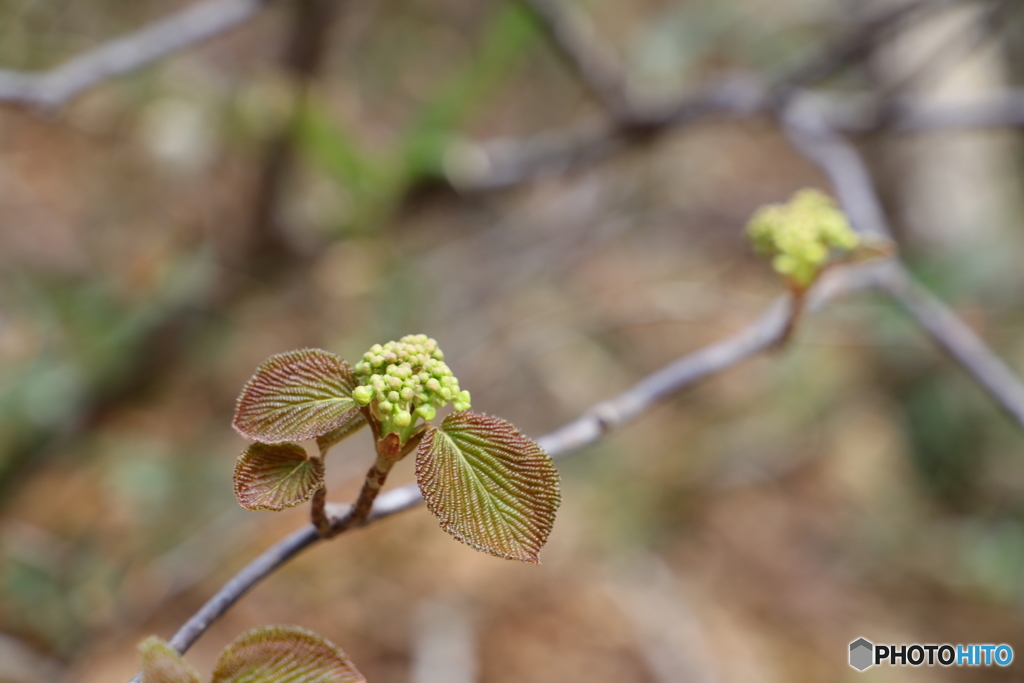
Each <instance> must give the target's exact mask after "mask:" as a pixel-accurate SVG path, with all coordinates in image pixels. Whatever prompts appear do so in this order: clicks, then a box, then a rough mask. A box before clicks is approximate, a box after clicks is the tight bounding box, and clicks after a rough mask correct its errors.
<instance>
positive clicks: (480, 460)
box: [416, 410, 561, 564]
mask: <svg viewBox="0 0 1024 683" xmlns="http://www.w3.org/2000/svg"><path fill="white" fill-rule="evenodd" d="M416 480H417V482H418V483H419V486H420V491H421V492H422V493H423V498H424V499H425V500H426V502H427V507H428V508H429V509H430V511H431V512H432V513H434V515H435V516H436V517H437V518H438V519H439V520H440V522H441V527H442V528H443V529H444V530H445V531H447V532H448V533H450V534H451V535H452V536H454V537H455V538H457V539H458V540H460V541H462V542H463V543H465V544H467V545H469V546H471V547H473V548H476V549H477V550H482V551H484V552H486V553H490V554H492V555H497V556H498V557H504V558H508V559H510V560H522V561H523V562H531V563H533V564H539V563H540V561H539V559H538V553H539V552H540V549H541V548H542V547H543V546H544V544H545V543H546V542H547V539H548V534H549V533H551V526H552V525H553V524H554V521H555V511H556V510H558V504H559V503H560V502H561V496H560V494H559V489H558V470H556V469H555V466H554V464H553V463H552V462H551V458H550V457H548V455H547V453H545V452H544V451H543V450H541V448H540V446H538V445H537V444H536V443H534V442H533V441H531V440H530V439H528V438H526V437H525V436H523V435H522V434H520V433H519V432H518V431H517V430H516V428H515V427H513V426H512V425H511V424H509V423H508V422H506V421H505V420H502V419H501V418H497V417H491V416H489V415H481V414H479V413H473V412H470V411H468V410H467V411H460V412H455V413H452V414H451V415H449V416H448V417H446V418H445V419H444V422H443V423H442V424H441V427H440V428H439V429H431V430H429V431H428V432H427V434H426V435H425V436H424V437H423V440H422V441H421V442H420V445H419V448H418V449H417V451H416Z"/></svg>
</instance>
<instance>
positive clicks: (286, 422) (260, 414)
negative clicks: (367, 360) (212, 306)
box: [232, 349, 362, 443]
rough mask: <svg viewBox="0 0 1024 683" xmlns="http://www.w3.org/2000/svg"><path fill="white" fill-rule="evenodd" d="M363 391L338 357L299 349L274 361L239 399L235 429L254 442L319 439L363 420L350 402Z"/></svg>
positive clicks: (263, 367) (264, 366)
mask: <svg viewBox="0 0 1024 683" xmlns="http://www.w3.org/2000/svg"><path fill="white" fill-rule="evenodd" d="M357 386H359V382H358V380H357V379H356V376H355V375H354V374H353V373H352V368H351V367H350V366H349V364H348V363H347V362H345V360H344V359H342V358H341V357H340V356H336V355H335V354H333V353H329V352H327V351H321V350H320V349H300V350H298V351H289V352H287V353H279V354H277V355H276V356H271V357H270V358H268V359H267V360H266V361H264V362H263V364H262V365H260V366H259V367H258V368H257V369H256V374H255V375H253V376H252V379H250V380H249V382H248V384H246V385H245V388H244V389H243V390H242V395H241V396H239V397H238V405H237V407H236V408H235V419H234V421H233V423H232V424H233V426H234V428H235V431H237V432H238V433H239V434H241V435H242V436H244V437H245V438H247V439H249V440H251V441H262V442H263V443H283V442H285V441H305V440H306V439H315V438H316V437H318V436H322V435H324V434H326V433H328V432H330V431H331V430H333V429H338V428H339V427H342V426H344V425H347V424H348V423H349V422H352V421H353V420H356V419H357V418H359V417H361V416H362V414H361V413H360V412H359V406H358V405H357V404H356V402H355V401H354V400H352V390H353V389H355V388H356V387H357Z"/></svg>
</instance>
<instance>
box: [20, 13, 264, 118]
mask: <svg viewBox="0 0 1024 683" xmlns="http://www.w3.org/2000/svg"><path fill="white" fill-rule="evenodd" d="M269 1H270V0H207V1H206V2H200V3H196V4H193V5H190V6H188V7H186V8H185V9H183V10H181V11H179V12H176V13H175V14H172V15H170V16H167V17H164V18H163V19H159V20H157V21H155V22H153V23H152V24H149V25H148V26H145V27H143V28H141V29H139V30H138V31H136V32H134V33H130V34H128V35H126V36H123V37H121V38H116V39H114V40H111V41H109V42H106V43H104V44H102V45H100V46H99V47H97V48H94V49H92V50H89V51H87V52H85V53H83V54H81V55H79V56H77V57H74V58H72V59H70V60H68V61H66V62H64V63H63V64H61V65H60V66H57V67H54V68H53V69H50V70H49V71H43V72H38V73H31V72H24V71H12V70H0V102H9V103H13V104H21V105H25V106H29V107H35V108H38V109H43V110H52V109H55V108H57V107H60V106H62V105H64V104H67V103H68V102H69V101H70V100H71V99H72V98H74V97H75V96H76V95H78V94H80V93H81V92H83V91H84V90H87V89H88V88H91V87H92V86H94V85H97V84H98V83H101V82H103V81H105V80H109V79H111V78H114V77H116V76H121V75H124V74H126V73H129V72H131V71H135V70H137V69H140V68H142V67H144V66H146V65H148V64H151V63H153V62H155V61H157V60H159V59H162V58H163V57H166V56H167V55H170V54H172V53H174V52H177V51H179V50H183V49H185V48H187V47H191V46H193V45H196V44H197V43H201V42H203V41H205V40H208V39H210V38H212V37H214V36H217V35H220V34H221V33H224V32H225V31H228V30H230V29H232V28H234V27H236V26H238V25H240V24H242V23H244V22H246V21H247V20H249V19H251V18H252V17H253V16H255V15H256V14H257V13H258V12H259V11H260V10H261V9H262V8H263V7H264V6H265V5H266V4H267V3H268V2H269Z"/></svg>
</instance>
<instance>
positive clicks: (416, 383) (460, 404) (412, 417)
mask: <svg viewBox="0 0 1024 683" xmlns="http://www.w3.org/2000/svg"><path fill="white" fill-rule="evenodd" d="M354 369H355V373H356V376H357V377H358V378H359V381H360V384H361V386H359V387H356V389H355V390H354V391H353V392H352V398H354V399H355V400H356V403H358V404H360V405H363V406H366V405H371V404H372V405H371V410H373V411H374V416H375V417H376V418H377V419H379V420H380V421H381V424H382V427H383V433H384V434H388V433H390V432H397V433H399V434H403V435H405V436H408V435H409V434H410V433H411V431H412V429H411V428H412V426H413V425H415V424H416V422H417V421H418V419H419V418H423V419H424V420H426V421H428V422H429V421H430V420H433V419H434V417H435V416H436V415H437V409H438V408H443V407H444V406H446V405H448V403H453V404H454V407H455V410H469V405H470V396H469V392H468V391H463V390H461V389H460V388H459V380H457V379H456V378H455V376H454V375H453V374H452V371H451V370H450V369H449V368H448V366H447V365H446V364H445V362H444V353H442V351H441V349H440V348H439V347H438V345H437V342H436V341H435V340H433V339H430V338H429V337H427V336H426V335H424V334H410V335H407V336H405V337H402V338H401V339H400V340H399V341H396V342H394V341H392V342H388V343H387V344H384V345H381V344H374V345H373V347H371V348H370V350H369V351H367V352H366V353H365V354H363V359H362V360H361V361H360V362H358V363H356V366H355V368H354Z"/></svg>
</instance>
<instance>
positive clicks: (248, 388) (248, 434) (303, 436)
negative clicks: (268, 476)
mask: <svg viewBox="0 0 1024 683" xmlns="http://www.w3.org/2000/svg"><path fill="white" fill-rule="evenodd" d="M303 353H314V354H323V355H325V356H330V357H331V358H332V359H334V360H337V361H339V362H340V364H341V366H342V368H343V371H344V372H345V373H346V374H347V375H349V376H351V378H352V379H354V380H355V379H356V378H355V371H354V370H353V369H352V366H351V365H350V364H349V362H348V361H347V360H345V359H344V358H342V357H341V356H339V355H338V354H336V353H332V352H330V351H327V350H325V349H318V348H315V347H305V348H301V349H293V350H291V351H284V352H282V353H275V354H274V355H272V356H270V357H268V358H267V359H266V360H264V361H263V362H262V363H260V364H259V365H258V366H257V367H256V370H255V371H254V372H253V374H252V376H251V377H250V378H249V380H248V381H247V382H246V383H245V385H244V386H243V387H242V391H241V393H239V395H238V398H237V399H236V401H235V412H234V415H233V417H232V420H231V427H232V428H233V429H234V430H235V431H236V432H237V433H238V434H239V436H241V437H242V438H244V439H248V440H249V441H258V442H260V443H267V444H277V443H285V442H287V441H305V440H307V439H315V438H319V437H321V436H323V435H324V434H327V433H329V432H331V431H333V430H335V429H338V428H339V427H341V426H343V425H344V424H345V423H346V422H347V421H349V420H352V419H355V416H356V415H360V414H361V413H360V412H359V404H357V403H356V402H355V399H353V398H352V397H351V395H348V396H347V397H344V398H348V399H349V400H351V401H352V404H353V407H352V409H350V410H348V411H346V412H345V413H343V414H342V415H340V416H338V417H337V418H336V419H335V420H333V421H331V422H330V423H328V424H327V425H325V426H323V427H321V428H319V429H309V430H307V431H304V432H299V433H293V434H289V435H288V436H283V437H278V436H276V435H268V434H267V433H257V432H254V431H250V430H249V429H247V428H246V427H245V426H244V425H243V424H241V421H242V408H243V403H244V402H245V399H246V397H247V396H248V395H249V394H250V393H251V392H252V391H253V389H254V388H255V387H256V386H257V385H258V383H259V379H260V373H261V371H263V370H264V368H266V367H267V366H268V365H270V364H271V363H272V362H273V361H275V360H278V359H280V358H281V357H283V356H289V355H299V354H303ZM355 384H356V385H357V386H358V384H359V383H358V380H356V381H355ZM334 400H338V399H331V400H330V401H328V400H322V399H321V400H317V401H311V402H310V403H314V404H315V403H329V402H332V401H334Z"/></svg>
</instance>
